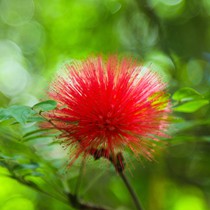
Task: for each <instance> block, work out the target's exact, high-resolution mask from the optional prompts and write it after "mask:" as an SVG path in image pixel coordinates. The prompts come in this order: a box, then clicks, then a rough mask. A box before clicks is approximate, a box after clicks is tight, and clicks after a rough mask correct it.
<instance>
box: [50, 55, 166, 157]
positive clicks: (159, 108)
mask: <svg viewBox="0 0 210 210" xmlns="http://www.w3.org/2000/svg"><path fill="white" fill-rule="evenodd" d="M66 70H67V71H66V72H65V74H64V75H61V76H58V78H57V79H56V80H55V81H54V82H53V83H52V84H51V87H50V91H49V96H50V98H52V99H54V100H56V101H57V102H58V107H57V109H56V110H54V111H53V112H50V113H47V118H48V119H50V120H51V122H53V124H54V126H55V127H56V128H57V129H59V130H60V131H61V132H62V135H61V136H60V137H61V138H64V139H65V140H64V142H65V143H66V145H67V146H73V147H74V148H76V153H75V154H74V155H75V156H74V159H75V158H76V157H78V156H79V155H80V154H88V153H90V151H93V150H95V149H96V150H97V151H98V150H103V151H106V155H107V156H109V155H114V154H116V153H117V152H120V151H123V150H124V149H125V148H129V149H130V150H131V151H133V152H134V153H135V154H136V155H139V154H140V155H143V156H145V157H147V158H149V159H151V158H152V153H153V147H154V146H155V144H154V143H155V142H157V141H159V140H158V139H159V138H160V137H167V135H166V134H165V132H166V130H167V127H168V121H169V120H168V119H169V117H168V116H169V113H170V105H169V104H170V103H169V100H168V98H167V95H166V93H165V91H164V89H165V84H164V83H163V82H162V81H161V79H160V77H159V76H158V75H157V73H154V72H151V71H150V70H149V69H147V68H144V67H142V66H136V65H135V63H134V62H132V61H131V60H127V59H122V60H118V59H117V58H116V57H111V58H109V59H108V60H107V61H103V60H102V58H101V57H99V58H95V59H89V60H87V61H84V62H82V63H76V64H70V65H68V66H67V69H66Z"/></svg>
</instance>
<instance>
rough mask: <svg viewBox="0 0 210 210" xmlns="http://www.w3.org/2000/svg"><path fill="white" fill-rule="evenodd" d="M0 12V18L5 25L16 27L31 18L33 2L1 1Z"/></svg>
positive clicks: (31, 0) (26, 0) (30, 0)
mask: <svg viewBox="0 0 210 210" xmlns="http://www.w3.org/2000/svg"><path fill="white" fill-rule="evenodd" d="M0 10H1V13H0V16H1V18H2V20H3V21H4V22H5V23H7V24H9V25H13V26H18V25H21V24H24V23H26V22H28V21H30V20H31V18H32V17H33V14H34V2H33V0H2V1H1V4H0Z"/></svg>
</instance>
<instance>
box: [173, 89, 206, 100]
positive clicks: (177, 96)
mask: <svg viewBox="0 0 210 210" xmlns="http://www.w3.org/2000/svg"><path fill="white" fill-rule="evenodd" d="M201 98H202V95H201V94H200V93H199V92H197V91H196V90H194V89H192V88H188V87H186V88H181V89H179V90H177V91H176V92H175V93H174V94H173V96H172V99H173V100H176V101H190V100H194V99H201Z"/></svg>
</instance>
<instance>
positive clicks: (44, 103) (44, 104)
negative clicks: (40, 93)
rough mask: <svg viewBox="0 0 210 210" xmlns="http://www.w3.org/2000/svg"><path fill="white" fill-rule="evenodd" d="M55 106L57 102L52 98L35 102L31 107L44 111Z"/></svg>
mask: <svg viewBox="0 0 210 210" xmlns="http://www.w3.org/2000/svg"><path fill="white" fill-rule="evenodd" d="M56 106H57V102H56V101H53V100H47V101H42V102H40V103H38V104H35V105H34V106H33V109H34V110H35V111H37V112H40V111H41V112H44V111H50V110H53V109H55V108H56Z"/></svg>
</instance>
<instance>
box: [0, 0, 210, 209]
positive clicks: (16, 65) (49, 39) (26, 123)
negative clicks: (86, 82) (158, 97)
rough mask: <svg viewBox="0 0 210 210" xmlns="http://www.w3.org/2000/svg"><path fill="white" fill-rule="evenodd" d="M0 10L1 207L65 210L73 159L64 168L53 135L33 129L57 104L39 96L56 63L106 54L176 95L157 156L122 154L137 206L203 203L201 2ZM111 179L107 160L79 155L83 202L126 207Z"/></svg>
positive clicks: (1, 5)
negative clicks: (158, 78) (139, 67)
mask: <svg viewBox="0 0 210 210" xmlns="http://www.w3.org/2000/svg"><path fill="white" fill-rule="evenodd" d="M20 5H21V6H20ZM0 11H1V14H0V107H1V108H0V182H1V187H0V209H2V210H8V209H14V208H17V209H23V208H24V209H30V210H38V209H45V210H57V209H62V210H70V209H72V207H71V206H72V205H70V204H69V198H68V193H67V192H72V193H73V192H74V189H75V185H76V183H77V178H78V175H79V173H80V172H79V171H80V170H79V168H80V161H78V162H76V163H75V164H74V166H71V167H70V168H66V165H67V163H68V159H69V156H71V153H68V151H67V154H64V153H65V152H66V151H65V150H64V149H63V148H62V147H61V146H60V144H59V143H60V141H58V140H56V139H55V138H56V136H57V135H59V132H57V131H55V130H53V129H41V128H40V127H39V123H40V122H45V121H46V119H45V118H44V117H43V116H44V115H43V116H42V112H45V111H50V110H53V109H55V108H56V102H54V101H51V100H47V101H42V100H40V99H44V98H46V96H45V93H46V87H47V86H48V85H49V82H50V81H49V80H51V79H52V75H53V74H54V72H55V71H57V70H58V69H59V68H60V66H61V67H62V66H63V65H62V64H63V63H65V62H68V61H70V62H72V61H74V60H75V59H83V58H85V57H87V56H88V55H95V54H101V55H103V56H107V55H108V54H114V53H117V54H119V56H120V57H121V56H131V57H135V58H137V60H138V61H140V63H141V64H143V65H145V66H147V67H148V66H150V67H151V68H152V69H154V70H156V71H157V72H158V73H160V74H161V75H162V76H163V77H164V79H165V80H166V81H168V84H169V89H170V92H171V93H174V94H172V100H173V101H172V103H173V110H174V111H175V112H174V113H173V115H174V116H173V119H174V120H173V124H172V125H171V127H170V131H169V135H170V136H171V138H170V140H168V141H167V142H168V144H167V146H165V150H161V155H157V156H156V158H155V159H157V161H156V162H155V163H150V162H149V163H148V162H146V163H143V166H142V161H135V160H134V158H133V159H132V157H130V156H129V154H128V157H126V158H128V161H127V166H126V168H127V169H128V171H130V172H131V173H128V176H129V177H130V179H131V180H132V182H133V185H134V188H135V190H136V191H137V194H138V195H139V197H140V199H141V200H142V202H143V205H144V206H145V209H146V210H153V209H156V210H163V209H164V210H172V209H173V210H186V209H195V208H197V209H198V210H207V209H209V200H210V196H209V195H210V183H209V177H210V169H209V162H210V156H209V153H210V150H209V145H210V133H209V126H210V109H209V99H210V90H209V87H210V80H209V66H210V53H209V49H210V38H209V34H210V30H209V23H210V16H209V15H210V12H209V11H210V3H209V0H203V1H196V0H191V1H187V0H179V1H175V0H164V1H163V0H150V1H149V0H136V1H129V0H100V1H98V0H71V1H69V0H60V1H49V0H45V1H43V0H36V1H33V0H19V1H15V0H1V1H0ZM181 87H185V88H181ZM38 101H41V102H40V103H38ZM34 104H35V105H34ZM96 165H97V167H96ZM65 169H66V172H63V173H62V171H63V170H65ZM101 172H103V173H104V175H101ZM5 177H8V178H7V179H6V178H5ZM118 178H119V177H118V176H116V174H115V171H114V170H113V169H112V170H110V167H109V164H108V163H107V162H106V161H104V162H100V161H99V162H98V163H95V162H94V161H92V162H91V161H89V160H86V165H85V168H84V175H83V176H82V184H81V185H82V186H81V189H80V190H79V192H84V194H83V195H82V199H84V200H86V201H93V202H94V203H96V204H106V205H108V206H111V207H113V209H134V207H133V203H132V202H131V201H130V197H129V194H128V193H127V192H126V190H125V189H124V188H123V186H122V183H121V181H120V180H119V179H118ZM11 179H12V180H13V181H12V180H11ZM14 180H16V181H17V182H18V183H19V184H18V183H17V182H14ZM113 183H114V184H113ZM23 185H24V186H27V188H24V190H22V191H21V189H22V188H21V186H23ZM29 188H31V189H33V190H35V191H37V192H38V193H35V192H34V194H33V193H31V191H30V190H29ZM9 189H11V190H10V191H9ZM122 191H123V192H122ZM45 195H47V196H45ZM168 195H170V196H168ZM79 196H80V195H79ZM24 198H27V200H26V199H25V201H24V200H23V199H24ZM51 198H53V199H51ZM15 199H16V200H15ZM17 199H20V200H19V201H17ZM21 199H22V200H21ZM56 200H59V201H56ZM26 201H30V204H27V202H26ZM60 201H61V202H60ZM18 202H19V205H18ZM122 202H123V204H122ZM62 203H65V204H67V205H64V204H62ZM32 204H34V205H33V206H31V205H32ZM25 205H26V206H25Z"/></svg>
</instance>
